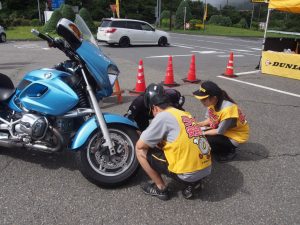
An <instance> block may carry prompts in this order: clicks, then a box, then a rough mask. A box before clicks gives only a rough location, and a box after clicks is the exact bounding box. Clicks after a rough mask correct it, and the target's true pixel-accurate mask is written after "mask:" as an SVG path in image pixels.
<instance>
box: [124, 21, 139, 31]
mask: <svg viewBox="0 0 300 225" xmlns="http://www.w3.org/2000/svg"><path fill="white" fill-rule="evenodd" d="M127 28H128V29H135V30H142V26H141V23H139V22H135V21H127Z"/></svg>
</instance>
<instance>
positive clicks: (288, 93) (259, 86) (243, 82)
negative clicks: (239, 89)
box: [218, 76, 300, 98]
mask: <svg viewBox="0 0 300 225" xmlns="http://www.w3.org/2000/svg"><path fill="white" fill-rule="evenodd" d="M218 77H219V78H223V79H226V80H231V81H234V82H238V83H242V84H248V85H251V86H254V87H258V88H263V89H266V90H270V91H274V92H278V93H281V94H285V95H291V96H294V97H298V98H300V95H298V94H294V93H291V92H287V91H281V90H278V89H275V88H270V87H266V86H263V85H259V84H253V83H250V82H245V81H241V80H237V79H233V78H228V77H224V76H218Z"/></svg>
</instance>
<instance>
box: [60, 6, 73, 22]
mask: <svg viewBox="0 0 300 225" xmlns="http://www.w3.org/2000/svg"><path fill="white" fill-rule="evenodd" d="M60 12H61V15H62V17H63V18H66V19H68V20H71V21H74V20H75V13H74V11H73V9H72V7H71V6H70V5H67V4H63V5H61V6H60Z"/></svg>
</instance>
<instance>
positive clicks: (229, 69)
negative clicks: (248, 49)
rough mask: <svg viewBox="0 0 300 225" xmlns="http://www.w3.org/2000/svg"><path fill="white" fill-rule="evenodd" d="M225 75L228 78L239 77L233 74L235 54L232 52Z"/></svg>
mask: <svg viewBox="0 0 300 225" xmlns="http://www.w3.org/2000/svg"><path fill="white" fill-rule="evenodd" d="M223 75H224V76H227V77H237V76H236V75H235V74H234V73H233V52H230V56H229V60H228V63H227V67H226V71H225V73H223Z"/></svg>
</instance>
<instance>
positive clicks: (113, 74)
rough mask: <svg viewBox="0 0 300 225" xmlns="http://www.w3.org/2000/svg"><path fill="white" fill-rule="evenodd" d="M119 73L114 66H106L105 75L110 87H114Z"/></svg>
mask: <svg viewBox="0 0 300 225" xmlns="http://www.w3.org/2000/svg"><path fill="white" fill-rule="evenodd" d="M119 73H120V71H119V69H118V67H117V66H116V65H113V64H111V65H109V66H108V68H107V74H108V77H109V81H110V84H111V85H114V83H115V81H116V79H117V77H118V75H119Z"/></svg>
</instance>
